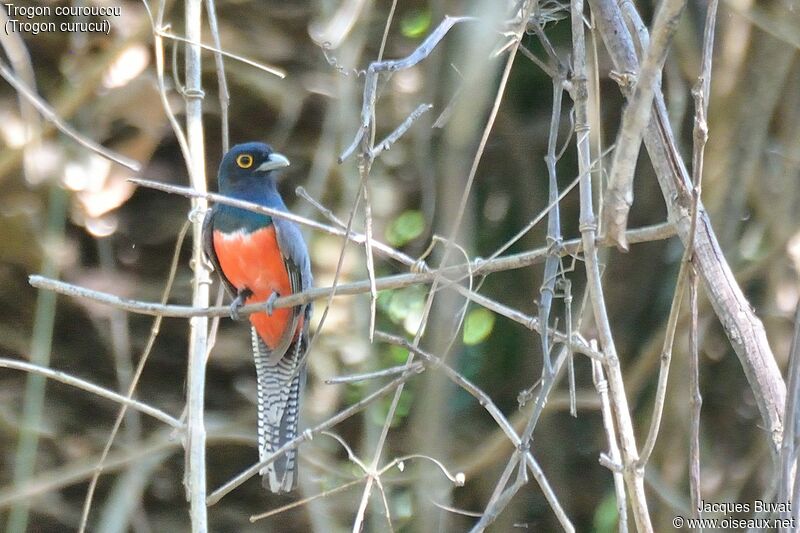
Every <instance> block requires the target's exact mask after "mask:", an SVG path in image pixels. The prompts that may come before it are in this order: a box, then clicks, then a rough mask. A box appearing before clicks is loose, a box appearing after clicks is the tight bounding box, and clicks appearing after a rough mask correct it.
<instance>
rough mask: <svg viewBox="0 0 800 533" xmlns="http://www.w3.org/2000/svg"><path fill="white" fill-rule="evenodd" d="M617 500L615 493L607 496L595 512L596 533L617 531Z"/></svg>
mask: <svg viewBox="0 0 800 533" xmlns="http://www.w3.org/2000/svg"><path fill="white" fill-rule="evenodd" d="M618 519H619V516H618V513H617V499H616V496H615V495H614V493H613V492H609V493H608V494H606V497H605V498H603V501H601V502H600V505H598V506H597V510H595V512H594V519H593V520H592V521H593V522H594V530H595V532H596V533H613V532H614V531H616V530H617V520H618Z"/></svg>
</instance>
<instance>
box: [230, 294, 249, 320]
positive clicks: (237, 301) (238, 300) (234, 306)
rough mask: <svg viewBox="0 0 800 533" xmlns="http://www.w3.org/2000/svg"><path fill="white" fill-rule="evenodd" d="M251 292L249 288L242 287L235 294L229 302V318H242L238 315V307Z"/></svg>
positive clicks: (241, 305) (242, 305)
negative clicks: (242, 288)
mask: <svg viewBox="0 0 800 533" xmlns="http://www.w3.org/2000/svg"><path fill="white" fill-rule="evenodd" d="M252 294H253V293H252V292H251V291H250V290H249V289H244V290H241V291H239V293H238V294H237V295H236V298H235V299H234V300H233V302H231V319H233V320H235V321H236V322H238V321H239V320H241V319H242V317H241V316H240V315H239V309H241V308H242V307H244V302H245V300H247V299H248V298H249V297H250V296H251V295H252Z"/></svg>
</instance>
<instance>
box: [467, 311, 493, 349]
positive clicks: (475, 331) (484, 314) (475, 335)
mask: <svg viewBox="0 0 800 533" xmlns="http://www.w3.org/2000/svg"><path fill="white" fill-rule="evenodd" d="M493 328H494V313H492V312H491V311H489V310H488V309H484V308H480V309H473V310H472V311H470V312H469V313H467V318H466V320H465V321H464V344H466V345H467V346H473V345H475V344H480V343H482V342H483V341H485V340H486V339H487V338H488V337H489V335H491V333H492V329H493Z"/></svg>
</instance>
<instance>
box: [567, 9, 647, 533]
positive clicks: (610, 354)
mask: <svg viewBox="0 0 800 533" xmlns="http://www.w3.org/2000/svg"><path fill="white" fill-rule="evenodd" d="M571 21H572V53H573V67H572V68H573V80H572V85H573V87H572V99H573V101H574V102H575V132H576V137H577V139H576V145H577V150H578V169H579V172H580V176H581V183H580V220H579V222H580V224H579V227H580V231H581V236H582V237H583V244H584V265H585V267H586V278H587V285H588V289H589V295H590V299H591V303H592V311H593V316H594V321H595V325H596V327H597V330H598V334H599V337H600V341H601V344H602V348H603V353H604V354H605V360H604V366H605V368H606V375H607V379H608V386H609V393H610V396H609V397H610V400H611V404H612V406H613V408H614V416H615V420H616V423H617V432H618V435H619V440H620V452H621V457H622V463H623V466H624V470H623V474H624V477H625V484H626V486H627V489H628V498H629V500H630V503H631V508H632V511H633V517H634V520H635V521H636V527H637V529H638V530H639V531H641V532H644V533H646V532H650V531H652V530H653V526H652V524H651V522H650V513H649V511H648V509H647V499H646V495H645V492H644V475H643V472H642V470H641V469H639V468H637V467H636V465H637V461H638V458H639V457H638V449H637V447H636V436H635V434H634V432H633V423H632V421H631V414H630V410H629V408H628V400H627V398H626V396H625V385H624V381H623V378H622V369H621V368H620V364H619V356H618V354H617V350H616V346H615V344H614V337H613V335H612V333H611V326H610V324H609V321H608V313H607V310H606V304H605V297H604V295H603V285H602V282H601V279H600V265H599V259H598V254H597V247H596V244H595V241H596V235H597V219H596V218H595V215H594V207H593V204H592V201H593V199H592V178H591V173H590V171H591V161H592V157H591V146H590V140H589V122H588V111H587V101H588V91H587V87H586V85H587V80H586V43H585V37H584V28H583V0H572V10H571Z"/></svg>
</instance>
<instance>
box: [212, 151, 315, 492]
mask: <svg viewBox="0 0 800 533" xmlns="http://www.w3.org/2000/svg"><path fill="white" fill-rule="evenodd" d="M288 166H289V160H288V159H287V158H286V157H285V156H283V155H281V154H279V153H277V152H274V151H273V150H272V147H271V146H269V145H268V144H264V143H260V142H248V143H244V144H238V145H236V146H234V147H233V148H231V149H230V150H229V151H228V153H226V154H225V155H224V156H223V158H222V162H221V163H220V166H219V172H218V176H217V181H218V186H219V193H220V194H222V195H224V196H227V197H230V198H236V199H239V200H246V201H249V202H253V203H256V204H259V205H262V206H264V207H270V208H273V209H276V210H278V211H284V212H288V209H287V208H286V204H285V203H284V202H283V198H282V197H281V195H280V193H279V192H278V188H277V183H276V179H277V178H276V173H277V171H278V170H280V169H282V168H285V167H288ZM202 235H203V249H204V251H205V254H206V256H207V257H208V259H209V261H210V262H211V264H212V265H213V266H214V269H215V270H216V272H217V273H218V274H219V277H220V278H221V280H222V283H223V285H224V286H225V288H226V289H227V291H228V293H229V294H230V295H231V297H232V298H233V302H232V303H231V307H230V309H231V318H233V319H234V320H239V319H240V317H239V309H240V308H241V307H242V306H243V305H246V304H252V303H259V302H260V303H266V305H267V309H266V311H265V312H257V313H252V314H251V315H250V316H249V322H250V339H251V344H252V350H253V358H254V360H255V367H256V389H257V399H256V401H257V412H258V453H259V460H260V461H263V460H264V459H266V458H268V457H269V456H270V455H271V454H272V453H273V452H275V451H276V450H277V449H279V448H280V447H281V446H283V445H284V444H286V443H287V442H289V441H291V440H293V439H294V438H295V437H296V436H297V424H298V415H299V410H300V397H301V393H302V389H303V387H304V385H305V379H306V351H307V349H308V327H309V319H310V316H311V304H310V303H308V304H304V305H300V306H295V307H292V308H280V309H274V308H273V304H274V302H275V300H276V299H277V298H278V297H281V296H289V295H291V294H295V293H298V292H301V291H305V290H307V289H309V288H310V287H311V286H312V283H313V280H312V274H311V261H310V259H309V254H308V248H307V246H306V243H305V241H304V239H303V235H302V234H301V232H300V228H299V227H298V226H297V225H296V224H295V223H294V222H292V221H290V220H287V219H285V218H282V217H272V216H270V215H266V214H262V213H256V212H254V211H250V210H247V209H242V208H239V207H232V206H230V205H225V204H221V203H216V204H214V206H213V207H212V208H211V209H209V210H208V211H207V214H206V217H205V219H204V220H203V233H202ZM260 474H261V476H262V484H263V486H264V487H265V488H268V489H270V490H271V491H272V492H274V493H276V494H280V493H287V492H291V491H292V490H294V488H295V486H296V484H297V451H296V449H293V450H290V451H288V452H286V453H285V454H283V455H282V456H280V457H278V458H277V459H276V460H275V461H274V462H272V463H271V464H269V465H268V466H266V467H264V468H263V469H262V470H261V472H260Z"/></svg>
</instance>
